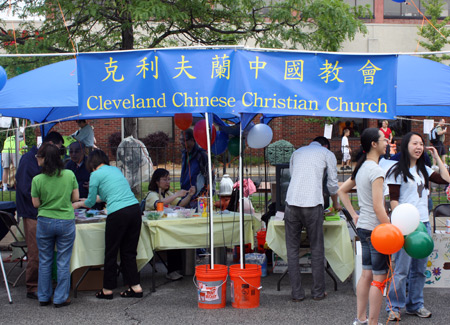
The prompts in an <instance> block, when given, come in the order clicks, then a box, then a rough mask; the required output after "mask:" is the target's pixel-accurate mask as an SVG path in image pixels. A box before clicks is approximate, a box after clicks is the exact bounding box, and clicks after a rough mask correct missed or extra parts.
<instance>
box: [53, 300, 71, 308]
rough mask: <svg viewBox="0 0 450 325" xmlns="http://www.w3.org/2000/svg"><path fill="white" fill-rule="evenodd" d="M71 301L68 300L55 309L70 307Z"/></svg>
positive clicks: (57, 305)
mask: <svg viewBox="0 0 450 325" xmlns="http://www.w3.org/2000/svg"><path fill="white" fill-rule="evenodd" d="M70 302H71V301H70V299H67V300H66V301H64V302H63V303H60V304H54V305H55V308H61V307H65V306H69V305H70Z"/></svg>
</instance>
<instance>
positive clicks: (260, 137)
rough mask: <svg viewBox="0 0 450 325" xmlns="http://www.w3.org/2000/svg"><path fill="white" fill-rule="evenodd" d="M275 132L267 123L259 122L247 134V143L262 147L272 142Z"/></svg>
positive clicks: (251, 145)
mask: <svg viewBox="0 0 450 325" xmlns="http://www.w3.org/2000/svg"><path fill="white" fill-rule="evenodd" d="M272 138H273V132H272V129H271V128H270V126H268V125H267V124H262V123H261V124H257V125H255V126H254V127H252V128H251V129H250V131H249V132H248V135H247V144H248V146H249V147H250V148H253V149H261V148H264V147H266V146H267V145H269V144H270V142H271V141H272Z"/></svg>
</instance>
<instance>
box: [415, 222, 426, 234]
mask: <svg viewBox="0 0 450 325" xmlns="http://www.w3.org/2000/svg"><path fill="white" fill-rule="evenodd" d="M414 231H422V232H425V233H427V234H428V229H427V226H425V224H424V223H423V222H422V221H421V222H419V225H418V226H417V229H416V230H414Z"/></svg>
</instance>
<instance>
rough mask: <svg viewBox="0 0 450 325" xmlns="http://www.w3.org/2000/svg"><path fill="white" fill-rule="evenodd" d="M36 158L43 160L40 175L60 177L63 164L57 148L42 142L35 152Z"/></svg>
mask: <svg viewBox="0 0 450 325" xmlns="http://www.w3.org/2000/svg"><path fill="white" fill-rule="evenodd" d="M36 156H37V157H40V158H43V159H44V162H43V164H42V173H43V174H45V175H48V176H54V175H56V176H60V175H61V170H63V169H64V163H63V161H62V159H61V156H60V151H59V148H58V147H57V146H55V145H54V144H51V143H49V142H44V143H43V144H42V146H41V147H40V148H39V150H38V152H37V155H36Z"/></svg>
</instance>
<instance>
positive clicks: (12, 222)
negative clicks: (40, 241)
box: [0, 211, 27, 287]
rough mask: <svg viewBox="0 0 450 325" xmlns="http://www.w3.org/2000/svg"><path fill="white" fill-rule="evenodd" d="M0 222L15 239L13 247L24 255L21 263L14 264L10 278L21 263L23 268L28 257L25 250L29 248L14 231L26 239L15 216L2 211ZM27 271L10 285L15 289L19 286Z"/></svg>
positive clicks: (20, 260)
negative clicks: (14, 229) (14, 228)
mask: <svg viewBox="0 0 450 325" xmlns="http://www.w3.org/2000/svg"><path fill="white" fill-rule="evenodd" d="M0 221H1V222H3V224H4V225H5V226H6V227H7V228H8V230H9V232H10V234H11V235H12V236H13V238H14V240H15V241H14V242H12V243H11V247H13V248H20V249H21V250H22V253H23V255H22V256H21V257H20V259H19V261H17V262H16V264H14V266H13V267H12V268H11V269H10V270H9V271H8V273H7V274H6V277H8V275H9V274H10V273H11V272H12V271H13V270H14V269H15V267H16V266H17V265H19V263H20V267H23V261H24V259H25V258H26V257H27V252H26V251H25V249H26V248H27V244H26V242H25V241H24V240H23V241H19V240H18V238H17V236H16V234H15V233H14V231H13V229H12V227H13V226H14V227H16V229H17V231H18V233H19V234H20V236H22V238H25V235H24V234H23V232H22V230H21V229H20V228H19V223H18V222H17V221H16V219H15V218H14V216H13V215H12V214H11V213H8V212H5V211H0ZM25 271H26V269H25V268H24V269H23V271H22V272H21V273H20V274H19V275H18V276H17V278H16V280H15V281H13V282H12V281H9V283H11V284H12V286H13V287H15V286H16V285H17V282H19V280H20V278H21V277H22V276H23V275H24V274H25Z"/></svg>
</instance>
